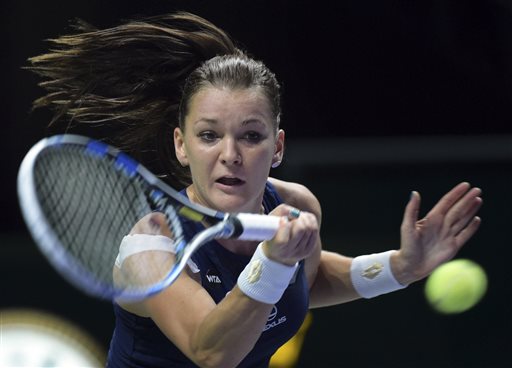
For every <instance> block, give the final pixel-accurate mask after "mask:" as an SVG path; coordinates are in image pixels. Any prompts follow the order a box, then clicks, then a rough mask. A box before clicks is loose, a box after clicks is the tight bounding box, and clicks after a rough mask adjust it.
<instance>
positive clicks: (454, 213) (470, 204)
mask: <svg viewBox="0 0 512 368" xmlns="http://www.w3.org/2000/svg"><path fill="white" fill-rule="evenodd" d="M482 203H483V201H482V198H480V197H471V198H469V199H468V200H466V201H464V203H463V205H462V207H461V208H457V209H453V210H451V211H450V212H449V213H448V215H447V217H446V219H447V223H448V224H449V226H450V227H451V228H450V230H451V232H452V234H458V233H459V232H460V231H461V230H462V229H463V228H464V227H466V226H467V225H468V223H469V222H470V221H471V220H472V219H473V218H474V217H475V215H476V213H477V212H478V210H479V209H480V207H482Z"/></svg>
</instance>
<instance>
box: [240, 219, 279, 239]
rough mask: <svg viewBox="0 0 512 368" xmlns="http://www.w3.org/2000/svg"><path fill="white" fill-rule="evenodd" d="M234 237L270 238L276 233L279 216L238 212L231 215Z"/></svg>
mask: <svg viewBox="0 0 512 368" xmlns="http://www.w3.org/2000/svg"><path fill="white" fill-rule="evenodd" d="M232 220H233V224H234V225H235V231H234V233H233V236H232V237H234V238H238V239H241V240H259V241H262V240H270V239H272V238H273V237H274V235H276V232H277V229H278V228H279V222H280V221H281V217H279V216H267V215H256V214H254V213H239V214H237V215H234V216H232Z"/></svg>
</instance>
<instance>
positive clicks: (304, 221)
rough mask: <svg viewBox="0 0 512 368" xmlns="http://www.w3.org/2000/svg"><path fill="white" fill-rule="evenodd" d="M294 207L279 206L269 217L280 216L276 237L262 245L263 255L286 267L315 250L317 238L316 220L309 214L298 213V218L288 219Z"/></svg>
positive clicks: (317, 227)
mask: <svg viewBox="0 0 512 368" xmlns="http://www.w3.org/2000/svg"><path fill="white" fill-rule="evenodd" d="M293 210H294V207H291V206H288V205H286V204H281V205H279V206H278V207H276V208H275V209H274V210H273V211H272V212H271V213H270V214H269V215H271V216H281V223H280V226H279V229H278V230H277V233H276V235H275V236H274V237H273V238H272V239H271V240H268V241H265V242H264V243H263V252H264V253H265V255H266V256H267V257H268V258H269V259H271V260H273V261H276V262H279V263H283V264H286V265H290V266H292V265H294V264H295V263H297V262H299V261H301V260H303V259H305V258H307V257H308V256H309V255H310V254H311V253H312V252H313V251H314V249H315V247H316V246H317V243H318V238H319V226H318V220H317V218H316V216H315V215H313V214H312V213H309V212H300V215H299V217H298V218H291V219H290V212H292V211H293Z"/></svg>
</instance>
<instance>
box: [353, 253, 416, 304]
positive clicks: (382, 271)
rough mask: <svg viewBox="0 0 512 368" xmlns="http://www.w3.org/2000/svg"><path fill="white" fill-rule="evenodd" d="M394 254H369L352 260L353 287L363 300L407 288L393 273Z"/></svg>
mask: <svg viewBox="0 0 512 368" xmlns="http://www.w3.org/2000/svg"><path fill="white" fill-rule="evenodd" d="M394 252H395V251H394V250H390V251H387V252H384V253H375V254H368V255H364V256H359V257H356V258H354V259H353V260H352V265H351V267H350V277H351V279H352V285H353V286H354V289H355V290H356V291H357V293H358V294H359V295H361V296H362V297H363V298H367V299H369V298H373V297H376V296H378V295H382V294H387V293H390V292H392V291H396V290H400V289H403V288H405V287H407V285H402V284H400V283H399V282H398V281H397V280H396V279H395V276H393V273H392V271H391V264H390V258H391V255H392V254H393V253H394Z"/></svg>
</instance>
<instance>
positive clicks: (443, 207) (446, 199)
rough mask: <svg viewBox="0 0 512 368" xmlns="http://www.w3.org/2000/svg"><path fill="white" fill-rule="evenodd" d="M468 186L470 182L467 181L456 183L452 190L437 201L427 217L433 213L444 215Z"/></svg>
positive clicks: (464, 192) (465, 191)
mask: <svg viewBox="0 0 512 368" xmlns="http://www.w3.org/2000/svg"><path fill="white" fill-rule="evenodd" d="M469 188H470V184H469V183H467V182H463V183H460V184H458V185H456V186H455V187H454V188H453V189H452V190H450V191H449V192H448V193H446V194H445V195H444V196H443V197H442V198H441V199H440V200H439V202H437V204H436V205H435V206H434V207H433V208H432V210H431V211H430V212H429V214H428V215H427V217H431V216H433V215H435V214H440V215H445V214H446V213H447V212H448V211H449V210H450V208H452V207H453V205H454V204H455V203H457V201H459V199H461V198H462V196H463V195H464V194H466V193H467V191H468V190H469Z"/></svg>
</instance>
